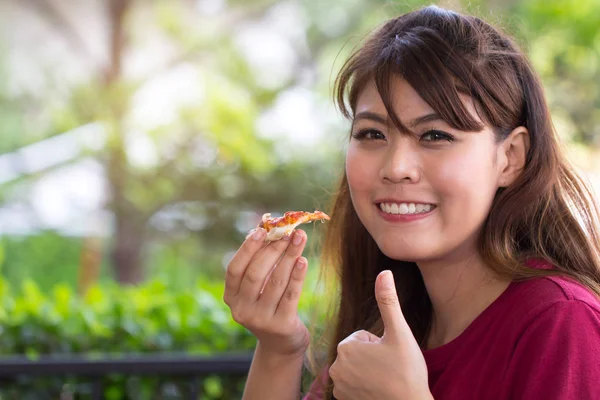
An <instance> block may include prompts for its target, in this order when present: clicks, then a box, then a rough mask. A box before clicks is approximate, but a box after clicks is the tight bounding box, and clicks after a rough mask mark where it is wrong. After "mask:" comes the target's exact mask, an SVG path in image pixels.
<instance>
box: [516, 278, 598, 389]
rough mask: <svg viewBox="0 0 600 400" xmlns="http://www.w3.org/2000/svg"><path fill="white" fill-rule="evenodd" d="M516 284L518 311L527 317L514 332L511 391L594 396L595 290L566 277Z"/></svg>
mask: <svg viewBox="0 0 600 400" xmlns="http://www.w3.org/2000/svg"><path fill="white" fill-rule="evenodd" d="M516 289H517V290H515V295H516V296H515V299H516V300H518V301H519V306H518V309H515V314H517V315H520V316H521V317H522V320H521V324H519V328H518V329H517V331H516V332H514V333H515V334H516V336H515V337H514V339H515V340H514V342H513V345H512V346H513V347H512V350H511V352H510V353H511V355H510V362H509V366H508V371H507V374H506V381H507V382H508V383H507V390H511V391H512V392H511V393H512V395H511V396H516V397H518V398H544V399H581V398H592V397H589V395H591V394H592V393H594V391H595V390H596V389H595V387H596V385H597V382H598V380H599V379H600V301H599V300H598V298H597V297H596V295H595V294H594V293H593V292H592V291H591V290H589V289H588V288H586V287H585V286H584V285H582V284H580V283H579V282H577V281H575V280H573V279H571V278H567V277H543V278H533V279H530V280H527V281H524V282H519V283H518V284H517V287H516ZM564 382H570V384H569V385H565V384H564ZM525 394H527V395H525ZM521 395H523V396H525V397H519V396H521ZM511 396H509V398H515V397H511Z"/></svg>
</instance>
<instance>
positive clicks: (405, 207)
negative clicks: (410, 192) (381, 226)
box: [379, 203, 433, 214]
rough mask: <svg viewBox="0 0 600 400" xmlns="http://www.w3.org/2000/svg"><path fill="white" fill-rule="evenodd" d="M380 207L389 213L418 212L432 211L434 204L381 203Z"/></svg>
mask: <svg viewBox="0 0 600 400" xmlns="http://www.w3.org/2000/svg"><path fill="white" fill-rule="evenodd" d="M379 208H381V211H383V212H385V213H388V214H418V213H423V212H428V211H431V209H432V208H433V206H432V205H431V204H419V203H399V204H397V203H381V204H379Z"/></svg>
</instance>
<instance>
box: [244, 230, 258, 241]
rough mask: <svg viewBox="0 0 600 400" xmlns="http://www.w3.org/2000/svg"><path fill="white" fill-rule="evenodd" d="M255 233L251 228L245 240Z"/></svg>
mask: <svg viewBox="0 0 600 400" xmlns="http://www.w3.org/2000/svg"><path fill="white" fill-rule="evenodd" d="M254 232H256V228H253V229H251V230H250V232H248V234H247V235H246V239H248V238H249V237H250V236H252V234H253V233H254Z"/></svg>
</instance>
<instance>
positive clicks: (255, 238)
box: [252, 228, 265, 240]
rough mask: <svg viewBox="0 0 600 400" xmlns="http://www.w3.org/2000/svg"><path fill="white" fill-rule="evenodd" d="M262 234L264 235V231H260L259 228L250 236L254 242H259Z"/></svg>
mask: <svg viewBox="0 0 600 400" xmlns="http://www.w3.org/2000/svg"><path fill="white" fill-rule="evenodd" d="M264 233H265V230H264V229H262V228H260V229H257V230H256V232H254V233H253V234H252V239H254V240H260V239H262V238H263V236H264Z"/></svg>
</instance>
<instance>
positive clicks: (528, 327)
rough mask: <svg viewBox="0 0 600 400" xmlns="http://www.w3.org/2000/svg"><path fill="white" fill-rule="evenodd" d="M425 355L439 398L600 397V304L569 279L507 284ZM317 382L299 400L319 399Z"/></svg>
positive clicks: (526, 399) (556, 399)
mask: <svg viewBox="0 0 600 400" xmlns="http://www.w3.org/2000/svg"><path fill="white" fill-rule="evenodd" d="M540 267H542V268H543V266H540ZM423 356H424V357H425V361H426V362H427V368H428V370H429V388H430V390H431V393H432V394H433V397H434V398H435V399H436V400H516V399H523V400H584V399H585V400H593V399H600V301H599V300H598V299H597V298H596V297H595V296H594V294H592V293H591V292H590V291H589V290H588V289H586V288H584V287H583V286H582V285H580V284H579V283H576V282H575V281H573V280H571V279H569V278H562V277H547V278H533V279H530V280H527V281H524V282H518V283H517V282H512V283H511V284H510V285H509V286H508V288H507V289H506V290H505V291H504V292H503V293H502V294H501V295H500V297H498V298H497V299H496V300H495V301H494V302H493V303H492V304H490V306H488V308H486V309H485V310H484V311H483V312H482V313H481V314H480V315H479V316H478V317H477V318H476V319H475V320H474V321H473V322H472V323H471V324H470V325H469V326H468V327H467V329H465V331H464V332H463V333H461V334H460V335H459V336H458V337H457V338H455V339H454V340H452V341H451V342H449V343H447V344H445V345H443V346H440V347H437V348H435V349H431V350H426V351H424V352H423ZM316 382H317V381H316V380H315V382H313V385H312V386H311V388H310V390H309V394H308V395H306V396H305V397H304V400H317V399H320V398H321V397H320V396H321V394H320V386H321V385H320V384H318V383H316ZM408 400H410V399H408Z"/></svg>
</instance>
